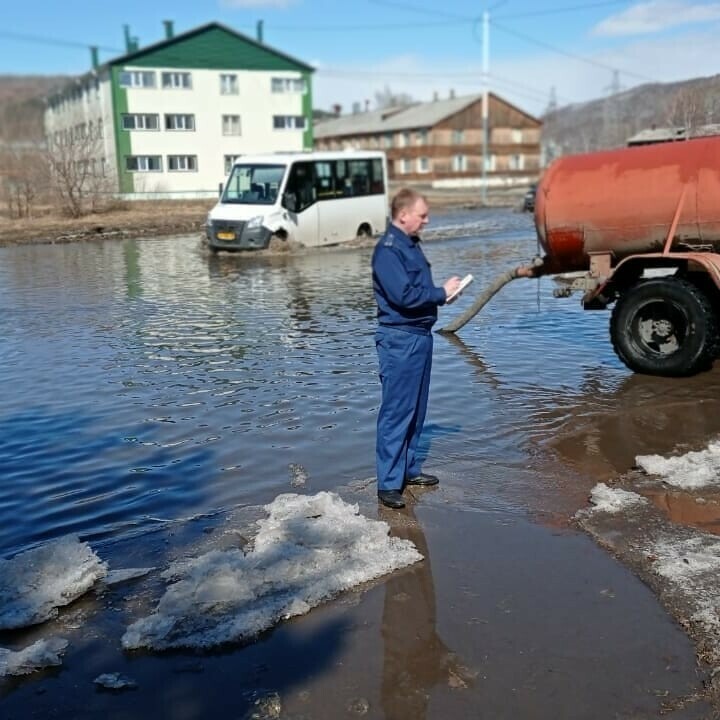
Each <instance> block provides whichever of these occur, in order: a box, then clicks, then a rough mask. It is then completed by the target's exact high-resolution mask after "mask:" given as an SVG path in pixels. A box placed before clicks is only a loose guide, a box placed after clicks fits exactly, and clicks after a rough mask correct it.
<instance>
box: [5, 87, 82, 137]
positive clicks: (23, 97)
mask: <svg viewBox="0 0 720 720" xmlns="http://www.w3.org/2000/svg"><path fill="white" fill-rule="evenodd" d="M69 79H70V78H69V77H67V76H62V75H0V139H3V140H14V141H23V140H39V139H42V137H43V110H44V100H43V98H44V97H45V96H46V95H48V94H49V93H51V92H52V91H53V90H55V89H56V88H58V87H62V86H63V85H64V84H65V83H67V82H68V80H69Z"/></svg>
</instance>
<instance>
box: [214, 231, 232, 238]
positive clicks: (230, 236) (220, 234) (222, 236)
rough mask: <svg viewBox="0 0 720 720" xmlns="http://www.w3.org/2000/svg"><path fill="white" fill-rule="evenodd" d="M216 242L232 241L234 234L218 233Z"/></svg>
mask: <svg viewBox="0 0 720 720" xmlns="http://www.w3.org/2000/svg"><path fill="white" fill-rule="evenodd" d="M217 239H218V240H234V239H235V233H234V232H219V233H218V234H217Z"/></svg>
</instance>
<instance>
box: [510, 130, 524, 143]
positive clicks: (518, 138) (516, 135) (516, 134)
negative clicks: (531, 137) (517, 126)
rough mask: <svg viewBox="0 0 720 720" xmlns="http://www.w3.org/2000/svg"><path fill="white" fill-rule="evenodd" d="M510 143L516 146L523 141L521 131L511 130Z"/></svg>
mask: <svg viewBox="0 0 720 720" xmlns="http://www.w3.org/2000/svg"><path fill="white" fill-rule="evenodd" d="M512 141H513V142H514V143H516V144H518V145H519V144H520V143H521V142H522V141H523V133H522V130H513V131H512Z"/></svg>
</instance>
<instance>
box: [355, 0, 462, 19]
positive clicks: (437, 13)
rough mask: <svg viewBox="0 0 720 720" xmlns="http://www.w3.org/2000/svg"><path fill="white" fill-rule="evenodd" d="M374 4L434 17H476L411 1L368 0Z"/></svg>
mask: <svg viewBox="0 0 720 720" xmlns="http://www.w3.org/2000/svg"><path fill="white" fill-rule="evenodd" d="M367 1H368V2H370V3H372V4H373V5H384V6H386V7H394V8H398V9H400V10H409V11H410V12H414V13H422V14H424V15H432V16H433V17H445V18H454V19H455V20H465V21H472V20H474V18H471V17H467V16H466V15H456V14H455V13H447V12H443V11H441V10H431V9H430V8H428V7H422V6H420V5H413V4H411V3H406V2H399V1H398V0H367Z"/></svg>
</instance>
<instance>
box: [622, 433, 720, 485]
mask: <svg viewBox="0 0 720 720" xmlns="http://www.w3.org/2000/svg"><path fill="white" fill-rule="evenodd" d="M635 462H636V464H637V465H638V466H639V467H641V468H642V469H643V470H644V471H645V472H646V473H649V474H650V475H657V476H659V477H660V478H661V479H662V480H663V481H664V482H666V483H667V484H668V485H672V486H674V487H679V488H686V489H692V488H700V487H706V486H708V485H720V441H714V442H711V443H710V444H709V445H708V447H707V448H706V449H705V450H699V451H693V452H689V453H686V454H685V455H678V456H675V457H668V458H665V457H663V456H662V455H638V456H637V457H636V458H635Z"/></svg>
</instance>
